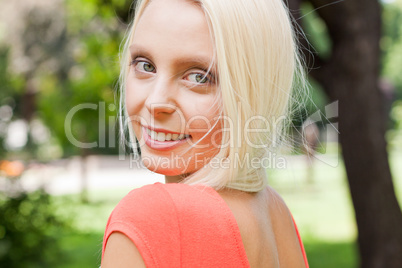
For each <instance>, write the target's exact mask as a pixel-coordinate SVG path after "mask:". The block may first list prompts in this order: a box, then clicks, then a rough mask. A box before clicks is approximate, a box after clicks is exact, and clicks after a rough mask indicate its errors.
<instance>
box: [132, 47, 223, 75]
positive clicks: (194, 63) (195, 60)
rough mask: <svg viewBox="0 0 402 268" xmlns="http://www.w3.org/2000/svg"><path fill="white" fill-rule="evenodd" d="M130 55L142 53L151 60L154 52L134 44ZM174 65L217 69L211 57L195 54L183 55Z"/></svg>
mask: <svg viewBox="0 0 402 268" xmlns="http://www.w3.org/2000/svg"><path fill="white" fill-rule="evenodd" d="M129 50H130V55H131V56H133V55H141V56H144V57H146V58H148V59H149V60H151V61H153V57H152V54H151V53H150V52H149V51H148V50H147V49H145V48H143V47H141V46H139V45H137V44H132V45H131V46H130V47H129ZM174 65H185V66H189V67H199V68H202V69H205V70H211V71H213V72H215V71H216V64H215V61H213V60H212V61H211V59H210V58H206V57H202V56H193V57H182V58H179V59H177V60H175V61H174Z"/></svg>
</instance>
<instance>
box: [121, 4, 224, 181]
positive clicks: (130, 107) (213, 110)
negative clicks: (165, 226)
mask: <svg viewBox="0 0 402 268" xmlns="http://www.w3.org/2000/svg"><path fill="white" fill-rule="evenodd" d="M168 2H169V3H167V1H153V2H151V4H150V5H149V6H148V7H147V8H146V10H145V13H144V14H143V16H142V17H141V19H140V21H139V23H138V26H137V29H136V31H135V35H134V37H133V42H132V44H131V46H130V52H131V60H132V63H131V65H130V72H129V74H128V77H127V84H126V106H127V112H128V114H129V116H130V118H131V119H132V129H133V131H134V133H135V136H136V137H137V139H138V140H139V143H140V145H141V157H142V160H143V163H144V165H145V166H146V167H147V168H148V169H149V170H151V171H154V172H157V173H161V174H164V175H166V180H167V182H178V180H179V179H180V177H178V176H179V175H182V174H191V173H193V172H195V171H197V170H198V169H200V168H201V167H202V166H203V165H205V163H202V162H199V161H196V160H195V157H194V156H195V155H198V159H200V155H202V157H203V158H204V157H205V158H210V157H212V156H213V155H215V154H216V153H217V152H218V149H217V148H216V146H214V144H215V143H216V142H219V135H216V134H217V133H218V131H217V130H218V129H219V126H218V124H217V117H218V116H219V106H220V105H219V103H217V102H216V98H217V89H218V87H217V85H216V81H215V79H214V78H215V77H216V74H215V71H214V69H215V68H214V60H213V58H214V51H213V44H212V40H211V38H210V34H209V30H208V25H207V24H206V22H205V18H204V15H203V13H202V12H201V11H200V10H199V9H198V8H196V7H195V6H194V5H192V4H189V3H186V2H184V1H168ZM183 3H184V4H183ZM210 66H212V69H211V70H210V72H207V71H208V69H209V67H210ZM213 126H215V127H214V128H213ZM211 128H212V131H210V132H209V133H208V131H209V130H211ZM147 129H148V130H147ZM150 130H155V132H154V133H153V134H152V133H149V132H148V131H150ZM175 134H176V137H177V135H178V139H179V141H176V142H173V141H172V139H174V138H176V137H175V136H174V135H175ZM152 135H155V136H154V137H152ZM160 135H161V137H160ZM167 137H169V138H170V139H171V140H170V141H167V140H166V139H167ZM160 138H161V139H160ZM180 138H182V139H181V140H180ZM174 143H179V144H178V145H174Z"/></svg>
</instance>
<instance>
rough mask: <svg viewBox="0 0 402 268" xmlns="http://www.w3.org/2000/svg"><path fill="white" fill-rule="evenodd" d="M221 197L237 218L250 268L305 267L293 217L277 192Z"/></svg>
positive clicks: (224, 194) (231, 193) (224, 193)
mask: <svg viewBox="0 0 402 268" xmlns="http://www.w3.org/2000/svg"><path fill="white" fill-rule="evenodd" d="M219 194H220V195H221V197H222V198H223V199H224V200H225V202H226V203H227V204H228V206H229V208H230V209H231V210H232V212H233V215H234V217H235V218H236V221H237V223H238V227H239V231H240V234H241V237H242V241H243V245H244V248H245V251H246V254H247V258H248V260H249V263H250V265H251V267H279V264H280V266H281V267H292V268H293V267H305V265H304V259H303V254H302V251H301V248H300V245H299V240H298V237H297V234H296V230H295V227H294V223H293V219H292V215H291V213H290V211H289V209H288V207H287V205H286V203H285V201H284V200H283V199H282V197H281V196H280V195H279V194H278V193H277V192H276V191H275V190H274V189H272V188H271V187H267V188H266V189H265V190H263V191H260V192H258V193H245V192H242V191H236V190H234V191H233V190H226V191H219Z"/></svg>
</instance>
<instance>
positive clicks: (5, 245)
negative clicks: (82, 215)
mask: <svg viewBox="0 0 402 268" xmlns="http://www.w3.org/2000/svg"><path fill="white" fill-rule="evenodd" d="M0 215H1V217H0V267H13V268H19V267H21V268H22V267H32V268H35V267H38V268H39V267H41V268H42V267H55V264H57V263H60V262H61V261H63V255H62V252H61V249H60V246H59V240H60V238H61V230H66V229H68V227H69V224H68V223H67V222H66V221H65V220H62V219H60V218H59V217H57V216H56V208H55V206H54V205H53V203H52V200H51V197H50V196H49V195H48V194H46V193H45V192H44V191H36V192H33V193H21V194H19V195H17V196H14V197H9V196H6V195H5V194H4V193H2V194H1V195H0Z"/></svg>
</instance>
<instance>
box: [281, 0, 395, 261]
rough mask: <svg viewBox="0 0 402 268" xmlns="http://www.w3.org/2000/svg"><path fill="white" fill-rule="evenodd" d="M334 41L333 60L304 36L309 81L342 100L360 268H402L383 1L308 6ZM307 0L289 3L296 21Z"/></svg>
mask: <svg viewBox="0 0 402 268" xmlns="http://www.w3.org/2000/svg"><path fill="white" fill-rule="evenodd" d="M308 2H309V3H311V5H312V6H313V8H314V9H315V12H316V13H317V14H318V15H319V16H320V17H321V19H322V20H323V21H324V23H325V25H326V28H327V30H328V34H329V36H330V40H331V50H330V55H329V56H328V58H324V57H322V56H320V55H318V54H316V55H314V59H313V58H312V57H313V55H312V54H311V53H310V52H309V51H308V50H307V47H308V44H307V41H306V40H304V39H303V37H302V36H301V35H300V42H301V43H302V44H303V47H304V49H303V52H304V55H305V58H306V61H307V62H308V63H309V64H311V65H313V66H311V71H310V76H311V77H312V78H313V79H314V80H316V81H317V82H318V83H320V84H321V86H322V87H323V89H324V90H325V92H326V94H327V95H328V97H329V99H330V100H331V101H335V100H338V101H339V131H340V143H341V147H342V154H343V158H344V162H345V168H346V173H347V176H348V182H349V188H350V193H351V196H352V201H353V205H354V208H355V218H356V223H357V228H358V245H359V250H360V258H361V267H373V268H374V267H402V213H401V210H400V207H399V204H398V201H397V199H396V196H395V191H394V186H393V182H392V176H391V172H390V167H389V164H388V155H387V150H386V146H387V144H386V140H385V130H386V122H385V120H384V117H383V114H384V101H383V95H382V93H381V90H380V87H379V74H380V46H379V41H380V37H381V6H380V3H379V2H378V1H377V0H354V1H350V0H349V1H328V0H308ZM301 3H302V1H301V0H289V8H290V10H291V11H292V15H293V16H294V18H295V20H296V21H299V20H300V19H301V18H302V16H301V12H300V5H301Z"/></svg>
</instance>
